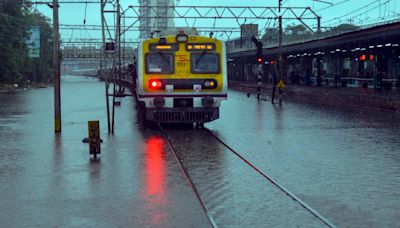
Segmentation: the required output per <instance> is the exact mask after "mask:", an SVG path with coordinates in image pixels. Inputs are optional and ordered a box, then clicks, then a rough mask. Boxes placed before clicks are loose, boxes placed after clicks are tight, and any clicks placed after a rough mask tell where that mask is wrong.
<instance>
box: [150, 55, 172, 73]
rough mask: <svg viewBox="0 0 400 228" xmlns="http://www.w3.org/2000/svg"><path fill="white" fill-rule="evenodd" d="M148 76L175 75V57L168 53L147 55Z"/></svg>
mask: <svg viewBox="0 0 400 228" xmlns="http://www.w3.org/2000/svg"><path fill="white" fill-rule="evenodd" d="M145 64H146V73H147V74H172V73H174V56H173V55H172V54H168V53H161V52H158V53H149V54H147V55H146V63H145Z"/></svg>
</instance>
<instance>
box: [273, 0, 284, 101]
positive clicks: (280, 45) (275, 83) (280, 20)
mask: <svg viewBox="0 0 400 228" xmlns="http://www.w3.org/2000/svg"><path fill="white" fill-rule="evenodd" d="M281 7H282V0H278V9H279V17H278V22H279V31H278V61H277V65H276V67H277V71H278V72H277V74H278V75H277V77H276V76H275V77H274V78H273V79H272V80H273V85H272V98H271V103H272V104H274V100H275V91H276V85H277V83H278V82H279V81H280V80H282V78H283V76H282V74H283V71H282V60H283V59H282V15H281V14H280V13H281ZM280 92H281V91H280ZM279 99H281V96H280V97H279ZM279 102H281V100H279Z"/></svg>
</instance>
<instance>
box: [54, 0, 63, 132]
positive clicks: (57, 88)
mask: <svg viewBox="0 0 400 228" xmlns="http://www.w3.org/2000/svg"><path fill="white" fill-rule="evenodd" d="M58 8H59V5H58V0H53V81H54V120H55V122H54V130H55V132H56V133H59V132H61V83H60V81H61V79H60V35H59V31H58V30H59V22H58Z"/></svg>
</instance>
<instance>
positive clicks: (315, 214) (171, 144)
mask: <svg viewBox="0 0 400 228" xmlns="http://www.w3.org/2000/svg"><path fill="white" fill-rule="evenodd" d="M158 128H159V129H160V131H161V132H162V134H163V136H164V138H165V139H166V142H167V143H168V146H169V147H170V149H171V152H172V154H173V157H174V158H175V160H176V162H177V163H178V165H179V167H180V169H181V171H182V173H183V175H184V177H185V179H186V181H187V182H188V184H189V186H190V187H191V188H192V190H193V192H194V193H195V195H196V197H197V199H198V201H199V202H200V204H201V206H202V208H203V210H204V211H205V213H206V215H207V217H208V219H209V221H210V223H211V225H212V226H213V227H218V225H217V223H216V220H215V218H214V216H213V215H212V213H211V211H210V208H208V207H207V205H206V203H205V201H204V199H203V197H202V196H201V194H200V191H199V190H198V187H196V184H195V182H194V181H193V179H192V177H191V175H190V174H189V172H188V169H187V167H185V165H184V164H183V162H182V158H181V157H180V156H179V153H178V151H177V148H176V145H174V142H173V140H172V139H171V136H170V135H169V134H168V131H167V130H166V129H164V128H163V127H162V126H161V125H158ZM200 131H202V132H205V133H206V135H208V136H209V139H213V140H214V141H215V142H214V143H216V144H219V146H222V147H223V148H225V151H229V152H230V153H231V154H233V155H234V156H235V157H237V158H239V159H240V161H241V164H245V166H247V167H249V168H250V169H251V170H252V171H253V173H257V174H258V175H259V176H261V177H262V179H263V180H264V181H265V182H268V184H270V185H272V186H274V188H276V189H278V190H279V191H280V192H281V193H283V194H285V195H286V196H287V197H289V198H290V199H292V200H293V201H295V202H296V203H297V204H298V205H300V206H301V207H302V208H303V209H304V210H305V211H307V212H308V213H309V214H311V215H312V216H313V217H314V218H315V219H317V220H319V221H320V222H322V223H323V224H325V225H326V226H327V227H336V226H335V225H334V224H333V223H331V222H330V221H329V220H328V219H327V218H325V217H324V216H323V215H321V214H320V213H318V212H317V211H316V210H315V209H313V208H312V207H311V206H309V205H308V204H306V203H305V202H304V201H303V200H301V199H300V198H299V197H297V196H296V195H295V194H293V193H292V192H290V191H289V190H288V189H286V188H285V187H284V186H282V185H281V184H279V183H278V182H277V181H276V180H274V179H273V178H272V177H270V176H269V175H268V174H266V173H264V172H263V171H261V170H260V169H258V168H257V167H256V166H255V165H254V164H253V163H252V162H250V161H249V160H247V159H246V158H245V157H243V156H242V155H241V154H240V153H239V152H238V151H236V150H234V149H233V148H232V147H230V146H229V145H227V144H226V143H225V142H224V141H223V140H222V139H221V138H219V137H218V136H217V135H216V134H214V133H213V132H212V131H211V130H209V129H206V128H205V129H202V130H200ZM197 132H199V130H197Z"/></svg>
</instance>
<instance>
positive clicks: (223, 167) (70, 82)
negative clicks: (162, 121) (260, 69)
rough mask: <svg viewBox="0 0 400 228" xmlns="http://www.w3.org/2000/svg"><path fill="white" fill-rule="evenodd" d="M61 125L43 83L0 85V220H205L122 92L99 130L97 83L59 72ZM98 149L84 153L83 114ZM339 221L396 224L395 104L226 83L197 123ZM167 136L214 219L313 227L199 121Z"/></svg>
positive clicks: (398, 141) (399, 180)
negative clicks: (296, 95) (111, 118)
mask: <svg viewBox="0 0 400 228" xmlns="http://www.w3.org/2000/svg"><path fill="white" fill-rule="evenodd" d="M61 99H62V118H63V119H62V123H63V131H62V133H61V134H54V132H53V131H54V128H53V124H54V120H53V119H54V117H53V89H52V88H45V89H33V90H27V91H23V90H20V91H17V92H16V93H15V94H4V93H0V103H1V106H0V141H1V143H0V202H1V205H2V207H1V208H0V226H1V227H31V226H38V227H44V226H45V227H47V226H50V227H54V226H56V227H82V226H83V227H210V226H211V224H210V222H209V221H208V219H207V217H206V215H205V213H204V211H203V209H202V207H201V205H200V203H199V202H198V201H197V199H196V196H195V194H194V192H193V191H192V189H191V188H190V186H189V184H188V183H187V181H186V180H185V178H184V177H183V175H182V172H181V170H180V168H179V166H178V165H177V163H176V161H175V160H174V157H173V156H172V155H171V150H170V148H169V146H168V143H167V142H166V139H165V138H163V137H162V135H161V134H160V132H159V131H158V130H156V129H151V128H144V127H143V126H142V125H141V124H140V123H139V122H138V120H137V116H136V110H135V108H134V107H135V101H134V99H133V98H132V97H125V98H122V99H121V106H118V107H117V108H116V115H115V117H116V122H115V126H116V129H115V134H114V135H111V134H110V135H109V134H108V133H107V122H106V120H107V118H106V108H105V97H104V83H100V82H97V81H96V80H94V79H86V78H79V77H62V98H61ZM88 120H100V126H101V138H102V139H103V140H104V142H103V144H102V154H101V155H100V160H93V159H90V157H89V154H88V153H89V152H88V145H87V144H84V143H82V142H81V140H82V139H83V138H84V137H87V121H88ZM206 127H207V128H209V129H211V130H212V132H214V133H215V134H216V135H218V136H219V137H220V138H222V139H223V140H224V141H225V142H226V143H227V144H228V145H230V146H231V147H233V148H234V149H235V150H237V151H238V152H240V153H241V154H242V155H243V156H244V157H245V158H247V159H248V160H250V161H251V162H253V163H254V164H255V165H256V166H257V167H258V168H259V169H261V170H262V171H263V172H264V173H267V174H268V175H270V176H271V177H273V178H274V179H275V180H277V181H278V182H279V183H280V184H281V185H283V186H284V187H286V188H287V189H289V190H290V191H291V192H292V193H294V194H295V195H296V196H298V197H299V198H300V199H302V200H303V201H304V202H305V203H307V204H308V205H309V206H311V207H312V208H313V209H314V210H316V211H317V212H319V213H320V214H321V215H323V216H325V217H326V218H327V219H328V220H329V221H331V222H332V223H333V224H335V225H337V226H339V227H399V225H398V224H400V221H399V219H398V218H400V191H399V189H400V116H399V115H395V114H388V113H382V112H372V111H360V110H339V109H337V108H330V107H329V106H317V105H308V104H304V103H294V102H284V104H283V106H282V107H279V106H273V105H271V104H270V103H268V102H264V101H260V102H259V101H257V100H256V99H255V97H254V96H251V97H249V98H248V97H247V96H246V94H245V93H241V92H235V91H230V94H229V97H228V101H226V102H224V103H223V104H222V108H221V117H220V119H218V120H216V121H214V122H211V123H208V124H206ZM167 132H168V136H169V137H170V140H171V141H172V142H173V145H174V147H175V149H176V151H177V153H178V156H179V158H180V160H181V162H182V164H183V166H184V167H185V169H186V170H187V171H188V173H189V175H190V176H191V178H192V180H193V183H194V184H195V186H196V188H197V190H198V191H199V194H200V196H201V197H202V199H203V200H204V202H205V204H206V207H207V208H208V209H209V211H210V213H211V215H212V216H213V218H214V219H215V222H216V223H217V224H218V226H220V227H232V226H233V227H239V226H241V227H242V226H245V227H266V226H269V227H271V226H272V227H293V226H300V227H323V226H324V224H323V223H321V222H320V221H318V220H317V219H316V218H315V217H313V216H312V215H311V214H310V213H309V212H307V211H306V210H304V208H302V207H301V206H299V204H297V203H296V202H295V201H293V200H291V199H290V198H289V197H288V196H286V195H285V194H283V193H282V192H280V191H279V190H278V189H276V188H275V187H274V186H273V185H271V184H270V183H269V182H268V181H266V180H265V179H263V178H262V177H261V176H260V175H259V174H257V173H255V172H254V171H253V170H252V169H251V168H249V167H248V166H246V165H245V164H244V163H243V162H242V161H241V160H240V159H238V158H237V157H235V156H234V155H233V154H232V152H230V151H229V150H227V149H226V148H224V147H223V146H222V145H221V144H219V143H218V142H216V141H215V139H213V138H212V137H211V136H210V135H208V134H207V133H206V131H204V130H193V129H187V128H186V129H169V130H168V131H167Z"/></svg>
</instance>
